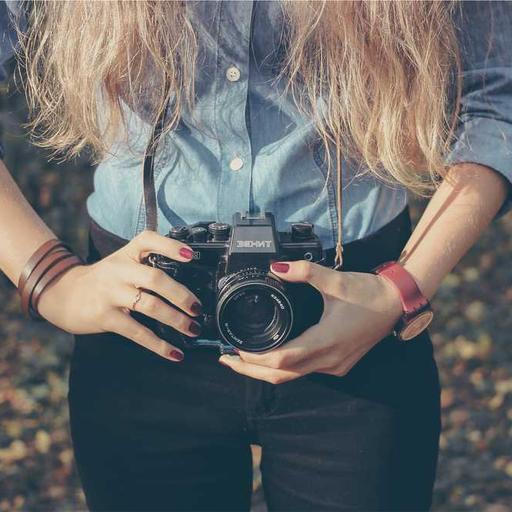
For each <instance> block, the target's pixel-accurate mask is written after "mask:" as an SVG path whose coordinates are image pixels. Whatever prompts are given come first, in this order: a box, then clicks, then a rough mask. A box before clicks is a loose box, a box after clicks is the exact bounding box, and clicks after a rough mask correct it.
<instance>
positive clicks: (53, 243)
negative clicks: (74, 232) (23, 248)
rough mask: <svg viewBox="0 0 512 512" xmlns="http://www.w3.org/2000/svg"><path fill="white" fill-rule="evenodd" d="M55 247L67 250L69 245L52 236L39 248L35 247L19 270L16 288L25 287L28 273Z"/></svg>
mask: <svg viewBox="0 0 512 512" xmlns="http://www.w3.org/2000/svg"><path fill="white" fill-rule="evenodd" d="M57 247H64V248H66V249H68V250H69V247H67V245H66V244H65V243H64V242H61V241H60V240H57V239H56V238H53V239H51V240H48V241H47V242H45V243H44V244H43V245H41V247H39V249H37V250H36V251H35V252H34V254H32V256H30V258H29V259H28V261H27V263H25V266H24V267H23V270H22V271H21V274H20V277H19V279H18V289H19V290H22V289H23V288H24V287H25V284H26V282H27V279H28V278H29V277H30V274H32V272H33V271H34V270H35V269H36V267H37V266H38V265H39V264H40V263H41V261H43V259H44V258H45V257H46V256H47V255H48V254H49V253H50V252H52V251H53V250H54V249H56V248H57Z"/></svg>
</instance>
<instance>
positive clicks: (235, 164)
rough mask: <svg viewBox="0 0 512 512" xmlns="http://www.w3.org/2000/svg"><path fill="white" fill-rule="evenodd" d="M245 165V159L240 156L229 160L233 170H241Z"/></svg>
mask: <svg viewBox="0 0 512 512" xmlns="http://www.w3.org/2000/svg"><path fill="white" fill-rule="evenodd" d="M243 165H244V161H243V160H242V159H241V158H240V157H238V156H237V157H235V158H233V160H231V162H229V168H230V169H231V170H232V171H239V170H240V169H241V168H242V167H243Z"/></svg>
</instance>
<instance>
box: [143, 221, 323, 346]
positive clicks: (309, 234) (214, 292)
mask: <svg viewBox="0 0 512 512" xmlns="http://www.w3.org/2000/svg"><path fill="white" fill-rule="evenodd" d="M167 236H169V237H170V238H173V239H176V240H180V241H182V242H185V243H186V244H188V245H189V246H190V247H191V248H192V249H193V251H194V257H193V259H192V261H191V262H188V263H181V262H177V261H174V260H171V259H169V258H167V257H165V256H162V255H158V254H150V255H149V256H148V258H147V261H146V263H147V264H148V265H151V266H153V267H156V268H159V269H161V270H163V271H164V272H166V273H167V274H168V275H169V276H170V277H172V278H173V279H175V280H176V281H178V282H180V283H182V284H184V285H185V286H186V287H187V288H189V289H190V290H191V291H192V292H193V293H194V294H195V295H196V296H197V297H198V298H199V300H200V301H201V303H202V305H203V313H202V315H201V316H200V317H199V318H196V320H198V321H199V323H200V324H201V326H202V331H201V335H200V337H199V338H198V339H196V338H190V337H188V336H185V335H183V334H181V333H179V332H178V331H176V330H174V329H172V328H171V327H169V326H167V325H165V324H162V323H160V322H157V321H153V325H152V326H151V327H152V328H153V329H154V330H155V332H156V333H157V334H158V335H159V336H160V337H162V338H163V339H166V340H168V341H170V342H172V343H174V344H176V345H178V346H181V348H194V347H201V346H209V347H215V348H218V349H219V350H220V352H221V353H233V348H237V349H240V350H244V351H249V352H263V351H267V350H271V349H273V348H276V347H278V346H280V345H281V344H283V343H284V342H286V341H287V340H289V339H292V338H294V337H296V336H298V335H299V334H301V333H302V332H303V331H304V330H306V329H307V328H308V327H310V326H311V325H313V324H315V323H318V321H319V319H320V317H321V315H322V312H323V299H322V296H321V294H320V293H319V292H318V291H317V290H316V289H315V288H313V287H312V286H311V285H309V284H306V283H289V282H284V281H283V280H281V279H279V278H278V277H277V276H276V275H274V274H272V272H271V271H270V265H271V263H273V262H276V261H296V260H307V261H311V262H315V263H321V262H322V258H323V251H322V245H321V242H320V240H319V238H318V237H317V236H316V235H315V233H314V230H313V225H312V224H310V223H308V222H300V223H295V224H292V225H291V228H290V231H287V232H277V231H276V228H275V221H274V217H273V215H272V214H271V213H264V214H262V215H258V216H250V215H248V214H241V213H235V214H234V216H233V224H232V225H229V224H225V223H220V222H199V223H197V224H194V225H191V226H177V227H173V228H172V229H171V230H170V232H169V234H168V235H167Z"/></svg>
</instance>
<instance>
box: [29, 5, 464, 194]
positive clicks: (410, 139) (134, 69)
mask: <svg viewBox="0 0 512 512" xmlns="http://www.w3.org/2000/svg"><path fill="white" fill-rule="evenodd" d="M454 4H455V2H454V1H447V2H440V1H435V0H434V1H424V0H414V1H408V0H403V1H389V0H370V1H356V0H345V1H342V2H334V1H327V0H324V1H304V2H297V1H292V0H283V2H282V6H283V12H284V16H285V20H286V26H287V30H286V34H287V37H286V41H285V42H284V43H283V44H285V45H286V52H285V58H284V61H283V62H282V66H281V73H280V77H281V78H285V79H286V84H287V88H286V90H287V92H288V93H290V94H291V95H292V97H293V98H294V100H295V103H296V105H297V106H298V108H300V109H301V110H302V111H304V112H305V113H306V114H308V115H309V116H312V118H313V119H314V121H315V125H316V128H317V131H318V134H319V136H320V137H321V139H322V140H323V141H324V144H325V146H326V148H327V147H329V144H331V143H332V142H333V141H338V143H339V144H342V145H343V153H344V155H345V156H349V157H352V158H354V159H357V160H358V161H359V162H361V164H363V165H364V166H366V168H367V169H368V170H369V172H371V173H374V174H375V175H377V176H379V177H381V178H382V179H385V180H388V181H392V182H398V183H400V184H402V185H405V186H406V187H408V188H410V189H413V190H416V191H424V190H426V189H427V188H429V187H431V185H432V183H433V182H434V181H435V180H436V177H438V176H440V175H442V174H443V172H444V164H443V155H444V154H445V151H446V150H447V148H448V146H449V144H450V141H451V135H452V132H453V127H454V124H455V122H456V118H457V110H456V108H453V107H454V106H456V105H458V103H459V97H460V73H459V69H460V64H459V54H458V45H457V40H456V32H455V27H454V23H453V19H452V14H453V9H454ZM28 12H29V23H28V27H27V29H26V31H24V32H23V33H20V34H19V37H20V51H19V57H20V62H22V66H21V68H22V70H23V71H24V73H23V74H22V80H23V85H24V88H25V92H26V96H27V99H28V105H29V112H30V121H29V122H28V123H27V125H26V126H27V127H29V128H30V133H31V136H32V138H33V141H34V143H35V144H36V145H38V146H41V147H44V148H50V149H52V150H53V155H54V156H55V155H57V154H60V155H63V157H64V158H71V157H74V156H77V155H78V154H79V153H80V152H81V151H82V150H83V149H84V148H89V149H90V150H92V158H93V160H95V161H100V160H101V159H102V158H103V156H104V154H105V152H106V151H108V148H109V146H110V144H111V142H112V140H113V138H114V137H115V136H116V133H118V129H119V126H120V123H124V122H126V119H125V116H124V114H123V108H122V102H125V103H127V104H128V105H130V106H131V107H133V108H135V109H137V108H139V107H140V106H141V105H142V103H143V104H144V106H145V107H146V108H147V107H148V105H149V106H150V115H149V119H148V121H149V122H152V123H153V122H155V121H156V119H157V117H158V115H159V114H160V112H161V111H162V108H163V106H164V105H165V103H166V102H167V100H168V99H169V98H170V97H171V98H172V103H171V104H172V109H171V116H170V118H169V121H168V122H167V124H166V126H165V129H164V131H163V133H164V134H165V133H166V132H167V131H168V130H170V129H172V128H173V127H174V126H176V123H177V122H178V121H179V119H180V116H181V113H182V111H183V110H182V109H183V108H185V106H187V107H190V108H192V107H193V104H194V95H195V92H194V75H195V72H196V69H195V62H196V56H197V40H196V34H195V32H194V27H193V26H192V25H191V23H190V20H189V19H188V17H187V9H186V2H178V1H166V2H161V1H158V0H156V1H155V0H137V1H127V0H110V1H108V2H104V1H100V2H91V1H89V0H73V1H54V0H48V1H44V2H33V3H31V4H30V5H29V6H28ZM164 84H168V87H163V85H164ZM453 84H455V91H456V98H455V101H453V102H450V101H449V100H450V90H451V89H450V86H451V85H453ZM319 97H322V98H325V105H326V109H325V110H324V111H323V112H320V111H318V109H317V107H316V105H317V101H316V100H317V99H318V98H319ZM98 98H101V99H102V100H103V104H101V105H102V106H101V107H100V103H99V102H98ZM141 102H142V103H141ZM105 105H106V106H107V109H106V110H105V109H104V106H105ZM100 108H101V109H102V110H101V111H99V109H100ZM105 112H107V114H105ZM101 120H102V121H101Z"/></svg>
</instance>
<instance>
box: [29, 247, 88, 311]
mask: <svg viewBox="0 0 512 512" xmlns="http://www.w3.org/2000/svg"><path fill="white" fill-rule="evenodd" d="M82 264H83V262H82V260H81V259H80V258H79V257H78V256H76V255H74V254H72V253H69V254H68V255H67V256H66V257H65V258H63V259H62V260H60V261H58V262H57V263H55V265H53V266H52V267H51V268H49V269H48V271H47V272H45V274H44V275H43V276H42V277H41V279H40V280H39V282H38V283H37V285H36V287H35V288H34V290H33V292H32V297H31V299H30V302H29V304H30V310H29V313H30V316H31V317H32V318H41V315H40V314H39V312H38V306H39V300H40V298H41V294H42V293H43V292H44V290H45V289H46V288H47V287H48V286H49V285H50V284H51V283H52V282H53V281H55V279H57V278H58V277H59V276H61V275H62V274H63V273H64V272H66V271H68V270H70V269H72V268H73V267H77V266H79V265H82Z"/></svg>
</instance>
